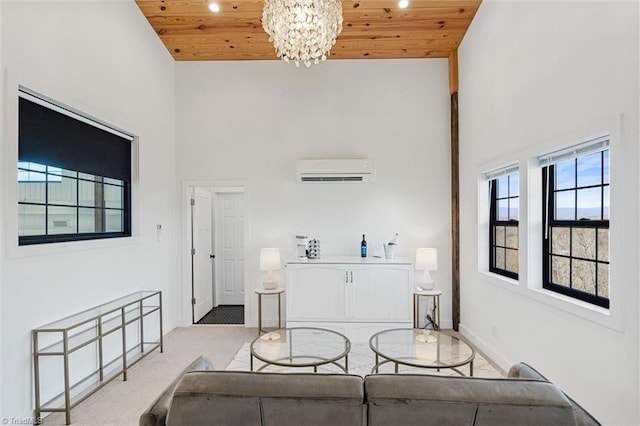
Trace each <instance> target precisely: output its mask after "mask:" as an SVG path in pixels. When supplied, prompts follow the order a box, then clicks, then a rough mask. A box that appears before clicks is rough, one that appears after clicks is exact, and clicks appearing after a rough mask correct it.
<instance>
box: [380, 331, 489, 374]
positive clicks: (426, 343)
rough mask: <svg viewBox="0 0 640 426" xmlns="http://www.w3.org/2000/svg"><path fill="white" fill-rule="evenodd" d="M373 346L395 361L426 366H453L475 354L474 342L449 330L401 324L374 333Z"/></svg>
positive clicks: (467, 362) (463, 363) (465, 361)
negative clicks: (427, 328) (462, 338)
mask: <svg viewBox="0 0 640 426" xmlns="http://www.w3.org/2000/svg"><path fill="white" fill-rule="evenodd" d="M369 346H370V347H371V350H373V352H375V353H376V354H378V355H379V356H381V357H383V358H386V359H388V360H389V361H391V362H397V363H400V364H405V365H410V366H414V367H423V368H453V367H459V366H461V365H465V364H469V363H470V362H472V361H473V358H474V357H475V355H476V354H475V351H474V350H473V348H472V347H471V346H469V345H468V344H466V343H465V342H463V341H462V340H460V339H458V338H457V337H454V336H451V335H449V334H446V333H443V332H440V331H434V330H423V329H419V328H397V329H392V330H385V331H381V332H380V333H376V334H374V335H373V336H372V337H371V339H370V340H369Z"/></svg>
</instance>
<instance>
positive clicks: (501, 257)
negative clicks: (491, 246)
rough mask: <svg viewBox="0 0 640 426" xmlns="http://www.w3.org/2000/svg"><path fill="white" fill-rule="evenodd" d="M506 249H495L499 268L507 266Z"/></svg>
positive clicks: (496, 264)
mask: <svg viewBox="0 0 640 426" xmlns="http://www.w3.org/2000/svg"><path fill="white" fill-rule="evenodd" d="M504 250H505V249H503V248H497V247H496V251H495V267H496V268H498V269H504V267H505V259H504V258H505V252H504Z"/></svg>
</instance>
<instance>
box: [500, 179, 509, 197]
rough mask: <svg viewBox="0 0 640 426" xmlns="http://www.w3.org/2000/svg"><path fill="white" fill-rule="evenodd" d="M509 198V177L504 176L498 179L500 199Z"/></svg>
mask: <svg viewBox="0 0 640 426" xmlns="http://www.w3.org/2000/svg"><path fill="white" fill-rule="evenodd" d="M508 196H509V177H508V176H502V177H501V178H498V198H507V197H508Z"/></svg>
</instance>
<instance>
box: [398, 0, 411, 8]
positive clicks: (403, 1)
mask: <svg viewBox="0 0 640 426" xmlns="http://www.w3.org/2000/svg"><path fill="white" fill-rule="evenodd" d="M407 6H409V0H400V1H399V2H398V7H399V8H400V9H404V8H405V7H407Z"/></svg>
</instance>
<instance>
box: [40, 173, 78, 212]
mask: <svg viewBox="0 0 640 426" xmlns="http://www.w3.org/2000/svg"><path fill="white" fill-rule="evenodd" d="M61 180H62V181H61V182H57V183H48V184H47V186H48V188H49V200H48V203H49V204H62V205H66V206H76V205H77V204H78V188H77V186H76V185H77V182H78V181H77V180H76V179H72V178H68V177H63V178H62V179H61Z"/></svg>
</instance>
